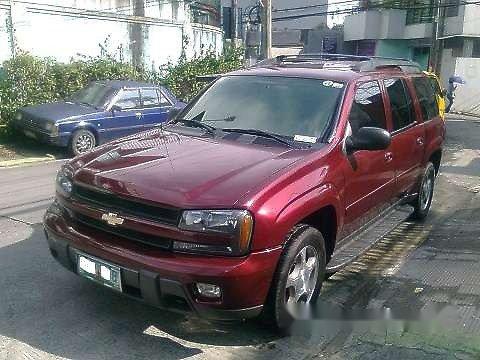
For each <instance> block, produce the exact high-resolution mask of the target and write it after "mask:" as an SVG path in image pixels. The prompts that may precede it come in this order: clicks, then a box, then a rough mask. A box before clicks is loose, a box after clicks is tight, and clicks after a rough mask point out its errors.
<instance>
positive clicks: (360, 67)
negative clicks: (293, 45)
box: [254, 53, 422, 73]
mask: <svg viewBox="0 0 480 360" xmlns="http://www.w3.org/2000/svg"><path fill="white" fill-rule="evenodd" d="M298 64H302V65H305V66H311V67H320V68H322V69H343V70H345V69H348V70H352V71H358V72H364V71H375V70H379V69H382V68H389V67H393V68H398V69H401V70H402V71H404V72H409V73H417V72H421V71H422V69H421V68H420V65H419V64H417V63H416V62H413V61H411V60H408V59H402V58H392V57H381V56H359V55H348V54H324V53H312V54H299V55H280V56H277V57H275V58H273V59H268V60H264V61H261V62H259V63H258V64H256V65H254V67H262V66H288V65H298Z"/></svg>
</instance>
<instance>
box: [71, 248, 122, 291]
mask: <svg viewBox="0 0 480 360" xmlns="http://www.w3.org/2000/svg"><path fill="white" fill-rule="evenodd" d="M77 272H78V275H80V276H82V277H84V278H87V279H89V280H92V281H94V282H96V283H99V284H101V285H104V286H106V287H109V288H111V289H114V290H116V291H119V292H122V273H121V269H120V267H118V266H116V265H113V264H111V263H109V262H107V261H104V260H100V259H98V258H96V257H93V256H90V255H87V254H84V253H80V252H78V253H77Z"/></svg>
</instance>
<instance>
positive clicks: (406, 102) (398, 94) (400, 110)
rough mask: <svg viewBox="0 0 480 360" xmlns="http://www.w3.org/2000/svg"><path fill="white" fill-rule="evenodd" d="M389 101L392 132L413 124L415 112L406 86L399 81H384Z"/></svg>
mask: <svg viewBox="0 0 480 360" xmlns="http://www.w3.org/2000/svg"><path fill="white" fill-rule="evenodd" d="M384 83H385V88H386V89H387V94H388V98H389V100H390V109H391V111H392V120H393V130H399V129H403V128H404V127H406V126H408V125H410V124H412V123H414V122H415V110H414V107H413V101H412V98H411V97H410V94H409V92H408V89H407V87H406V84H405V83H404V82H403V80H401V79H388V80H385V81H384Z"/></svg>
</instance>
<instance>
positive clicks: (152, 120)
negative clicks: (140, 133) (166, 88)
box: [140, 88, 172, 129]
mask: <svg viewBox="0 0 480 360" xmlns="http://www.w3.org/2000/svg"><path fill="white" fill-rule="evenodd" d="M140 93H141V95H142V106H143V124H144V128H145V129H150V128H152V127H154V126H155V125H158V124H161V123H163V122H165V121H166V120H167V119H168V113H169V112H170V109H171V108H172V103H171V102H170V101H169V100H168V99H167V97H166V96H165V95H164V94H163V93H162V91H161V90H160V89H158V88H142V89H140Z"/></svg>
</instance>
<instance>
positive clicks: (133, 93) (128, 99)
mask: <svg viewBox="0 0 480 360" xmlns="http://www.w3.org/2000/svg"><path fill="white" fill-rule="evenodd" d="M115 105H116V106H118V107H119V108H121V109H122V110H128V109H135V108H139V107H140V93H139V91H138V89H128V90H123V91H122V92H121V93H120V95H119V97H118V99H117V102H116V104H115Z"/></svg>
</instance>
